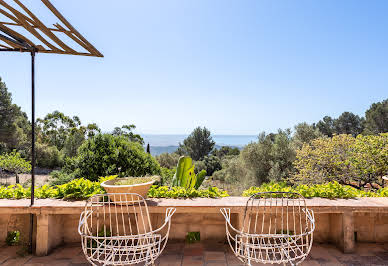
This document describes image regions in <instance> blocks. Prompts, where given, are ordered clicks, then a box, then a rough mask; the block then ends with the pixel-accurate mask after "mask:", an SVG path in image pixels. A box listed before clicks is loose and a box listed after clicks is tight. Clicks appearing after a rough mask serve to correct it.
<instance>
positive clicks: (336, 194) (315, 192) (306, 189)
mask: <svg viewBox="0 0 388 266" xmlns="http://www.w3.org/2000/svg"><path fill="white" fill-rule="evenodd" d="M266 191H283V192H297V193H299V194H301V195H302V196H303V197H305V198H313V197H320V198H329V199H334V198H341V199H347V198H356V197H387V196H388V189H387V188H383V189H379V190H378V191H377V192H371V191H363V190H359V189H356V188H354V187H351V186H347V185H341V184H339V183H338V182H336V181H334V182H329V183H326V184H316V185H299V186H295V187H291V186H287V185H286V184H285V183H266V184H262V185H261V186H260V187H251V188H249V189H248V190H245V191H244V192H243V194H242V195H243V196H245V197H248V196H251V195H253V194H255V193H258V192H266Z"/></svg>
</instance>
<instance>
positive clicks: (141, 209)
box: [78, 193, 176, 265]
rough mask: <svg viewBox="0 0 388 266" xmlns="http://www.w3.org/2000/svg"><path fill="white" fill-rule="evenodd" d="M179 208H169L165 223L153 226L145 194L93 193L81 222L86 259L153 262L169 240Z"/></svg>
mask: <svg viewBox="0 0 388 266" xmlns="http://www.w3.org/2000/svg"><path fill="white" fill-rule="evenodd" d="M175 210H176V209H175V208H167V209H166V218H165V220H164V223H163V225H162V226H161V227H160V228H158V229H156V230H153V229H152V225H151V220H150V216H149V213H148V207H147V203H146V201H145V200H144V198H143V197H142V196H140V195H138V194H134V193H114V194H109V193H108V194H99V195H95V196H93V197H91V198H90V199H89V200H88V201H87V202H86V205H85V211H83V212H82V213H81V216H80V221H79V226H78V233H79V234H80V235H81V241H82V249H83V252H84V254H85V256H86V259H87V260H88V261H89V262H90V263H91V264H92V265H128V264H137V263H145V264H144V265H150V264H152V265H153V264H154V262H155V260H156V259H157V258H158V256H159V255H160V254H161V253H162V251H163V249H164V247H165V246H166V244H167V240H168V235H169V232H170V227H171V217H172V215H173V214H174V213H175Z"/></svg>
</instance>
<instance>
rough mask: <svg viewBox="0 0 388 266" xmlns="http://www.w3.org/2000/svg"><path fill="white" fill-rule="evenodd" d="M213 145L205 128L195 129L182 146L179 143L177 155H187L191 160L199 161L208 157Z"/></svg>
mask: <svg viewBox="0 0 388 266" xmlns="http://www.w3.org/2000/svg"><path fill="white" fill-rule="evenodd" d="M215 144H216V143H215V142H214V140H213V138H212V137H211V134H210V131H209V130H208V129H207V128H206V127H203V128H201V127H197V128H195V129H194V130H193V132H191V134H190V135H189V136H188V137H187V138H186V139H185V140H184V141H183V144H181V143H179V148H178V153H184V154H187V155H189V156H190V157H191V158H193V160H195V161H199V160H202V159H203V158H204V157H205V156H206V155H209V153H210V152H211V151H212V150H213V148H214V145H215Z"/></svg>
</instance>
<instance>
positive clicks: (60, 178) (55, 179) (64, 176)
mask: <svg viewBox="0 0 388 266" xmlns="http://www.w3.org/2000/svg"><path fill="white" fill-rule="evenodd" d="M50 176H51V177H50V185H51V186H57V185H63V184H66V183H68V182H70V181H71V180H73V179H75V174H74V173H70V174H68V173H66V172H64V171H52V172H51V173H50Z"/></svg>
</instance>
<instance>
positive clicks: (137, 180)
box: [114, 176, 159, 186]
mask: <svg viewBox="0 0 388 266" xmlns="http://www.w3.org/2000/svg"><path fill="white" fill-rule="evenodd" d="M156 180H159V176H143V177H125V178H120V179H118V180H117V181H116V182H115V183H114V184H115V185H118V186H121V185H135V184H142V183H148V182H151V181H156Z"/></svg>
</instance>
